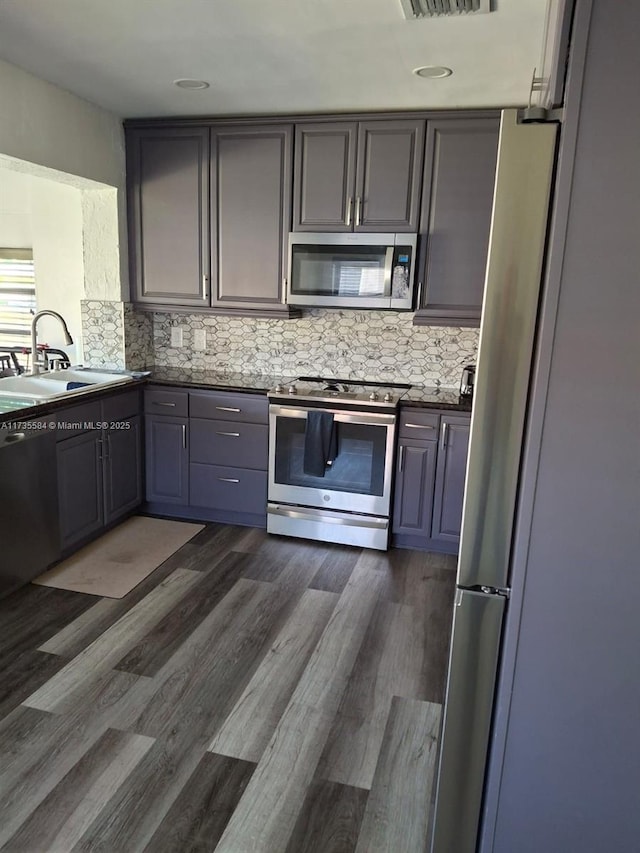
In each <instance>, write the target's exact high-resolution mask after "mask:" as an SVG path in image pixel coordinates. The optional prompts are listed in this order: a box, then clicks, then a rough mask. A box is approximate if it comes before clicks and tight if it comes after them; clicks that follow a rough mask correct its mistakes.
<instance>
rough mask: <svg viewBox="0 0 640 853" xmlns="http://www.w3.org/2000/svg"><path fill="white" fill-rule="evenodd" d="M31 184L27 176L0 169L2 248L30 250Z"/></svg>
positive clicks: (0, 240)
mask: <svg viewBox="0 0 640 853" xmlns="http://www.w3.org/2000/svg"><path fill="white" fill-rule="evenodd" d="M32 245H33V235H32V231H31V182H30V180H29V178H28V177H27V176H26V175H20V174H18V173H17V172H10V171H9V170H8V169H2V168H0V246H1V247H2V248H7V249H30V248H31V247H32Z"/></svg>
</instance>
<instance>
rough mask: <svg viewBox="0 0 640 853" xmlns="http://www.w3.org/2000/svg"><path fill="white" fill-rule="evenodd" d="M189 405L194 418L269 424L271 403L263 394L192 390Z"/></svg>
mask: <svg viewBox="0 0 640 853" xmlns="http://www.w3.org/2000/svg"><path fill="white" fill-rule="evenodd" d="M189 407H190V414H191V417H192V418H215V420H219V421H243V422H244V423H253V424H267V423H268V422H269V404H268V401H267V398H266V395H262V394H229V393H227V392H225V391H191V392H190V393H189Z"/></svg>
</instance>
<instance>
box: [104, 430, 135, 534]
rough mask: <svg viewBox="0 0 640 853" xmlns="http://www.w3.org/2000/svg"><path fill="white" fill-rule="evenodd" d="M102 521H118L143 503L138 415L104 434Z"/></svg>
mask: <svg viewBox="0 0 640 853" xmlns="http://www.w3.org/2000/svg"><path fill="white" fill-rule="evenodd" d="M104 447H105V449H106V456H105V459H104V474H105V482H104V496H105V504H104V520H105V523H106V524H111V523H112V522H114V521H117V520H118V519H119V518H121V517H122V516H124V515H127V513H129V512H131V511H132V510H134V509H135V508H136V507H137V506H138V505H139V504H140V503H141V501H142V465H141V459H142V421H141V418H140V415H136V416H135V417H133V418H127V419H126V420H124V421H122V422H118V426H117V427H113V428H111V429H109V430H108V431H107V433H106V443H105V445H104Z"/></svg>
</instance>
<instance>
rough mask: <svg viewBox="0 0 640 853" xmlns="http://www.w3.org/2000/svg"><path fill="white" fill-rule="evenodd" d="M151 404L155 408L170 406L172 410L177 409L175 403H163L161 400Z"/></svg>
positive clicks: (153, 401)
mask: <svg viewBox="0 0 640 853" xmlns="http://www.w3.org/2000/svg"><path fill="white" fill-rule="evenodd" d="M151 402H152V403H153V405H154V406H170V407H171V408H172V409H175V407H176V404H175V403H162V402H160V401H159V400H152V401H151Z"/></svg>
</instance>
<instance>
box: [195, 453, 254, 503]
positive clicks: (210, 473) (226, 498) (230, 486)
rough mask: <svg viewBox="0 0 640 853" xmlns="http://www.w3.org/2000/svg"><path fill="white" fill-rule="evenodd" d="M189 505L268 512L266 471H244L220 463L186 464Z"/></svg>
mask: <svg viewBox="0 0 640 853" xmlns="http://www.w3.org/2000/svg"><path fill="white" fill-rule="evenodd" d="M189 469H190V471H189V473H190V481H189V483H190V485H189V504H190V505H191V506H195V507H198V506H201V507H208V508H209V509H223V510H227V511H229V512H246V513H252V514H263V513H266V511H267V473H266V471H247V470H245V469H244V468H226V467H222V466H220V465H201V464H199V463H193V462H192V463H191V465H190V466H189Z"/></svg>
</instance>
